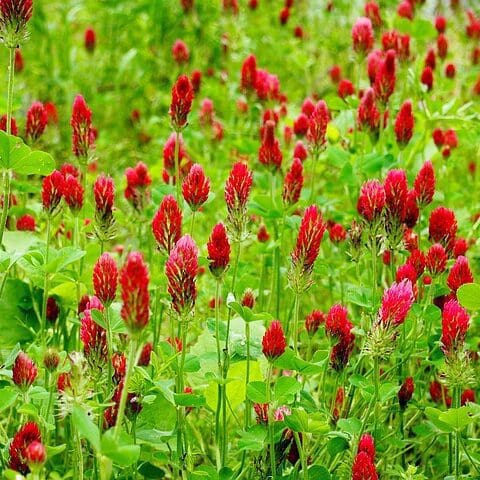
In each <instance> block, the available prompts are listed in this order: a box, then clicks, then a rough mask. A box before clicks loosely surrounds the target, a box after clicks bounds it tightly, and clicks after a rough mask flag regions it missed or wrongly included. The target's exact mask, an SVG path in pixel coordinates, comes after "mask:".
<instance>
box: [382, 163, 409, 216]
mask: <svg viewBox="0 0 480 480" xmlns="http://www.w3.org/2000/svg"><path fill="white" fill-rule="evenodd" d="M384 188H385V201H386V206H387V210H388V213H389V215H390V216H391V217H393V218H396V219H398V221H399V222H403V221H404V220H405V214H406V207H407V196H408V182H407V174H406V173H405V170H400V169H399V170H390V171H389V172H388V174H387V177H386V179H385V185H384Z"/></svg>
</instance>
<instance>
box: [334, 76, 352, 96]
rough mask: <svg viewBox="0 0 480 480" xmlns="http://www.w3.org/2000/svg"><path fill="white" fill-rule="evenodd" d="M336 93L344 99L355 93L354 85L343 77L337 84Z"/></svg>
mask: <svg viewBox="0 0 480 480" xmlns="http://www.w3.org/2000/svg"><path fill="white" fill-rule="evenodd" d="M337 93H338V96H339V97H340V98H342V99H345V98H347V97H349V96H351V95H354V94H355V87H354V86H353V83H352V82H351V81H350V80H348V79H346V78H344V79H342V80H340V83H339V84H338V89H337Z"/></svg>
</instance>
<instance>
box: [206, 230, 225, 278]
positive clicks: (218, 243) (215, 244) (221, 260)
mask: <svg viewBox="0 0 480 480" xmlns="http://www.w3.org/2000/svg"><path fill="white" fill-rule="evenodd" d="M207 250H208V260H209V261H210V265H209V268H210V271H211V272H212V273H213V275H214V276H216V277H221V276H222V275H223V274H224V272H225V270H226V269H227V268H228V265H229V263H230V243H229V241H228V237H227V232H226V230H225V226H224V225H223V223H218V224H217V225H215V227H213V231H212V234H211V235H210V238H209V240H208V243H207Z"/></svg>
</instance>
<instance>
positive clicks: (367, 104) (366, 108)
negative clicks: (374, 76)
mask: <svg viewBox="0 0 480 480" xmlns="http://www.w3.org/2000/svg"><path fill="white" fill-rule="evenodd" d="M357 125H358V128H359V129H360V130H369V131H370V133H373V134H376V133H378V130H379V128H380V112H379V111H378V108H377V105H376V103H375V92H374V90H373V88H367V89H366V90H365V92H364V94H363V97H362V99H361V100H360V105H359V106H358V114H357Z"/></svg>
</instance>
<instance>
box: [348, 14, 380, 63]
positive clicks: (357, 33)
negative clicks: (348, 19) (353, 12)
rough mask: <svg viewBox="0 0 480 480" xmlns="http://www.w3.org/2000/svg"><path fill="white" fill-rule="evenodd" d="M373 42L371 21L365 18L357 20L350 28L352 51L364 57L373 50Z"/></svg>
mask: <svg viewBox="0 0 480 480" xmlns="http://www.w3.org/2000/svg"><path fill="white" fill-rule="evenodd" d="M374 41H375V39H374V37H373V27H372V22H371V20H370V19H369V18H367V17H360V18H358V19H357V21H356V22H355V25H354V26H353V28H352V42H353V50H354V51H355V52H357V53H361V54H362V55H366V54H367V53H368V52H369V51H370V50H371V49H372V48H373V43H374Z"/></svg>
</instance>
